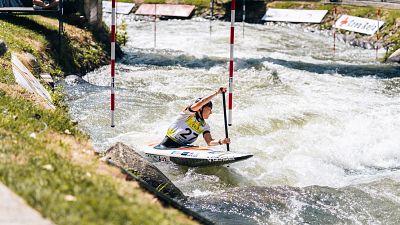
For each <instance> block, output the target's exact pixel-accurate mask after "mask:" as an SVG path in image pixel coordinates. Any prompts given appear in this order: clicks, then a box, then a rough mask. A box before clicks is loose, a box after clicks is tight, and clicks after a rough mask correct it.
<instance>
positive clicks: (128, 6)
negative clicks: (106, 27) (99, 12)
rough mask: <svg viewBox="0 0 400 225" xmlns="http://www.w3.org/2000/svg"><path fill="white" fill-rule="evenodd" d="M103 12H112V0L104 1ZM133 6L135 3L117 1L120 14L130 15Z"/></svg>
mask: <svg viewBox="0 0 400 225" xmlns="http://www.w3.org/2000/svg"><path fill="white" fill-rule="evenodd" d="M102 4H103V12H108V13H111V12H112V7H111V2H110V1H103V2H102ZM133 7H135V4H134V3H126V2H116V7H115V8H116V9H117V13H118V14H125V15H128V14H129V13H131V11H132V9H133Z"/></svg>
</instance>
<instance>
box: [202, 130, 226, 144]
mask: <svg viewBox="0 0 400 225" xmlns="http://www.w3.org/2000/svg"><path fill="white" fill-rule="evenodd" d="M203 138H204V140H205V141H206V143H207V145H208V146H216V145H223V144H229V143H231V140H230V139H229V138H224V139H219V140H214V139H213V138H212V136H211V133H210V132H207V133H205V134H203Z"/></svg>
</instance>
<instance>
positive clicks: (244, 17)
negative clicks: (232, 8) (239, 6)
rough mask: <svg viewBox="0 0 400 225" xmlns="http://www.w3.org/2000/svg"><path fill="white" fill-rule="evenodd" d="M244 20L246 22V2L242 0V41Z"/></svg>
mask: <svg viewBox="0 0 400 225" xmlns="http://www.w3.org/2000/svg"><path fill="white" fill-rule="evenodd" d="M245 20H246V0H243V19H242V27H243V39H244V21H245Z"/></svg>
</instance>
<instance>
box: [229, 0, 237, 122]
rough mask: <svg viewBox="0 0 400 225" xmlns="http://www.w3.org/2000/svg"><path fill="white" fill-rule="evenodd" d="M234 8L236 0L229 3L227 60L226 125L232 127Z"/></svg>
mask: <svg viewBox="0 0 400 225" xmlns="http://www.w3.org/2000/svg"><path fill="white" fill-rule="evenodd" d="M235 7H236V0H232V3H231V47H230V60H229V99H228V110H229V113H228V125H229V126H232V104H233V100H232V91H233V47H234V40H235Z"/></svg>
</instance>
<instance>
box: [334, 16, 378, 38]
mask: <svg viewBox="0 0 400 225" xmlns="http://www.w3.org/2000/svg"><path fill="white" fill-rule="evenodd" d="M384 23H385V22H384V21H379V20H371V19H366V18H361V17H356V16H349V15H341V16H340V17H339V19H338V20H337V21H336V23H335V26H334V27H335V28H338V29H343V30H349V31H354V32H358V33H363V34H374V33H375V32H376V31H378V30H379V28H380V27H382V26H383V24H384Z"/></svg>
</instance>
